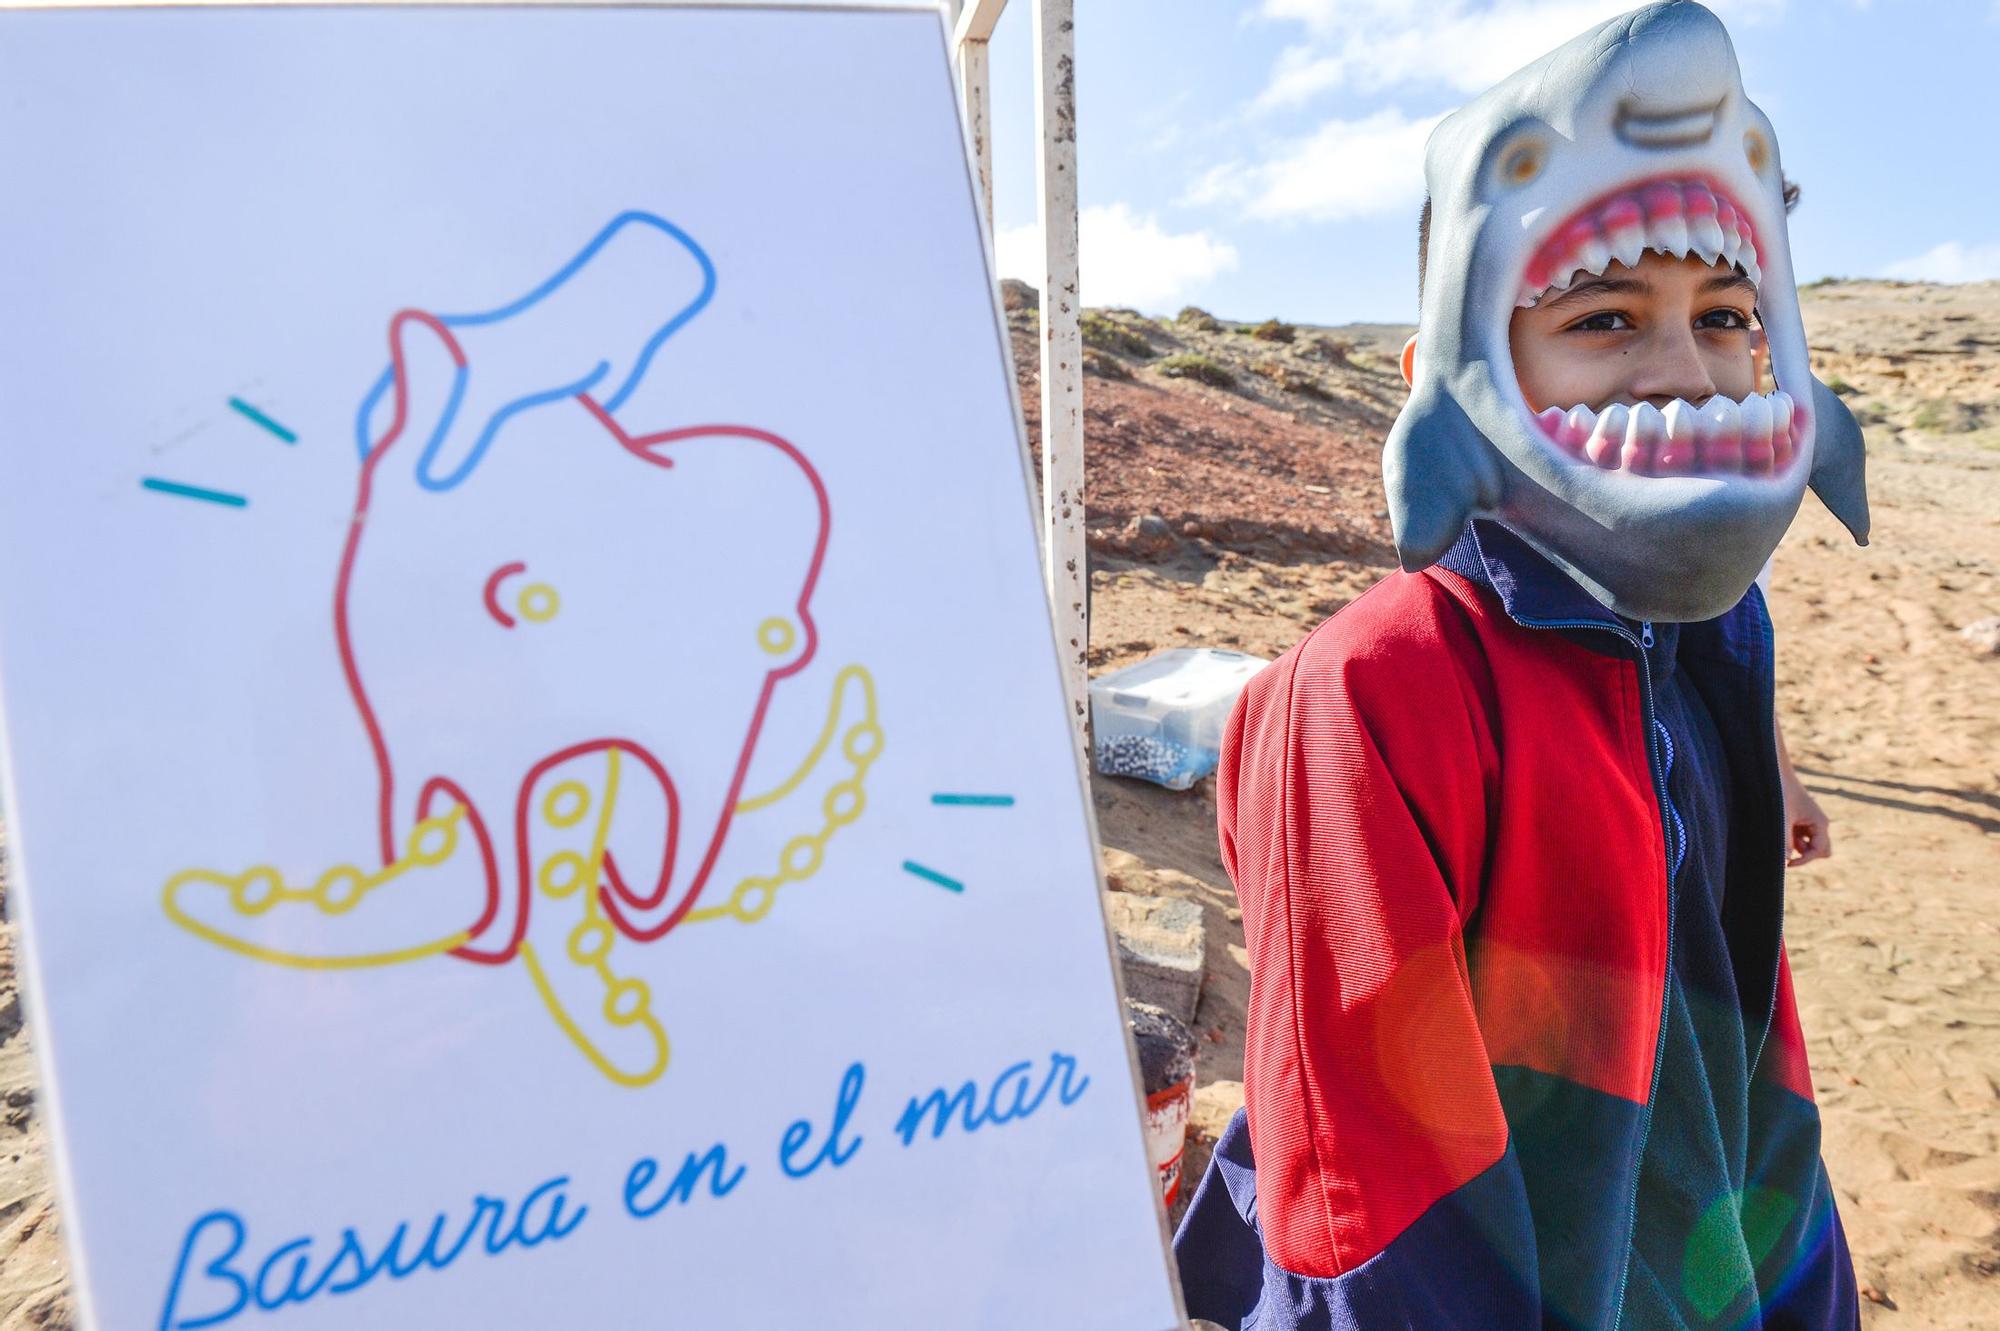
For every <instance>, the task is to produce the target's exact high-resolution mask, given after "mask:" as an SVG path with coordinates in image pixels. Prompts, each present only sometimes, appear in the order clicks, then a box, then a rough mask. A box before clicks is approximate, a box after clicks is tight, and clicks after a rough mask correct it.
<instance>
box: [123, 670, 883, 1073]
mask: <svg viewBox="0 0 2000 1331" xmlns="http://www.w3.org/2000/svg"><path fill="white" fill-rule="evenodd" d="M850 686H853V688H854V690H855V691H857V692H858V695H859V700H860V704H861V717H860V719H859V720H858V721H856V722H854V723H853V724H852V725H849V726H848V727H847V728H846V729H845V730H844V731H843V730H842V729H841V719H842V717H843V716H844V715H845V713H846V708H847V701H848V694H849V692H850ZM835 735H839V736H840V740H841V743H840V753H841V757H842V758H843V759H844V760H845V761H846V763H847V766H848V768H849V772H848V775H847V776H845V777H843V778H842V779H841V780H839V781H837V782H835V783H834V784H833V785H832V786H830V787H829V788H827V790H826V791H825V794H824V795H823V797H822V798H821V800H820V802H819V811H820V825H819V828H818V830H817V831H814V832H807V833H802V834H800V835H798V836H794V837H792V838H791V839H789V840H788V841H786V842H785V843H784V846H783V848H782V849H781V850H780V851H779V854H778V866H777V871H776V873H775V874H771V875H751V876H749V877H745V878H743V879H741V880H739V881H738V882H737V883H736V885H735V888H734V890H733V891H732V892H731V893H730V895H729V899H728V900H727V901H725V902H723V903H721V904H719V905H715V906H709V907H706V908H703V909H699V910H693V911H690V912H688V914H687V915H686V917H685V918H684V920H683V922H684V923H700V922H705V921H711V920H719V919H736V920H740V921H742V922H744V923H746V924H754V923H756V922H757V921H759V920H761V919H763V918H764V917H765V916H766V915H768V914H769V913H770V911H771V907H772V906H773V905H775V904H776V902H777V894H778V889H779V888H780V887H783V886H784V885H785V884H787V883H796V882H803V881H805V880H806V879H808V878H811V877H812V876H813V875H814V874H816V873H818V872H819V870H820V869H821V868H822V867H823V865H824V864H825V859H826V845H827V842H828V841H829V840H831V839H832V837H833V834H834V833H835V832H836V831H838V830H839V829H840V828H842V827H845V826H847V825H848V824H850V823H852V822H854V821H855V820H856V819H858V818H859V817H860V816H861V814H862V812H863V811H864V810H865V809H866V808H867V803H868V799H867V792H866V790H865V788H864V786H865V782H866V779H867V775H868V769H869V768H870V767H872V766H873V765H874V763H875V762H876V760H877V759H879V758H880V757H881V754H882V744H883V737H882V726H881V723H880V720H879V719H878V717H877V713H876V700H875V680H874V676H873V675H871V674H870V673H869V671H868V670H867V668H866V667H863V666H860V665H850V666H847V667H845V668H844V669H842V670H841V671H840V672H839V673H838V674H836V675H835V676H834V680H833V690H832V697H831V698H830V699H829V701H828V703H827V713H826V721H825V723H824V724H823V725H822V726H821V728H820V732H819V735H818V736H817V738H816V739H815V740H814V742H813V744H812V747H811V748H810V749H809V750H808V751H807V753H806V755H805V757H804V759H803V760H802V761H801V762H800V763H799V765H798V766H797V767H796V768H795V769H794V770H793V771H792V773H791V774H790V775H789V776H788V777H786V779H785V780H784V782H783V783H781V784H780V785H777V786H775V787H773V788H771V789H770V790H767V791H765V792H764V793H763V794H761V795H756V796H753V797H751V798H748V799H743V800H739V801H738V803H737V805H736V808H735V810H734V811H733V813H734V817H736V818H741V817H743V816H745V815H754V814H758V813H760V812H762V811H764V810H767V809H772V808H775V807H778V806H780V805H782V804H783V803H784V801H786V800H787V799H789V798H791V797H792V796H794V795H796V794H798V793H799V791H800V788H801V787H803V786H805V785H806V783H807V782H808V781H809V780H810V779H811V778H812V776H813V774H814V773H815V772H818V771H819V770H820V769H821V767H822V766H823V765H824V764H825V762H826V760H827V758H828V755H829V751H830V749H831V748H832V745H833V740H834V737H835ZM592 757H601V758H602V761H603V764H604V766H603V770H602V775H601V778H594V777H592V776H579V775H578V773H577V771H576V767H577V765H578V764H580V763H583V762H585V761H587V760H588V759H589V758H592ZM620 762H621V756H620V754H619V751H618V750H617V749H616V748H608V749H603V750H601V751H599V753H597V754H592V755H580V756H579V757H578V758H576V759H573V760H572V761H571V762H569V763H565V764H563V765H561V766H559V767H556V768H554V769H552V770H551V771H550V772H548V773H547V777H546V779H548V780H550V781H551V782H552V784H550V785H549V786H548V788H547V790H546V792H545V793H543V792H536V791H530V792H527V793H528V796H529V797H530V798H534V797H535V796H536V795H537V794H539V796H540V803H539V809H538V813H539V814H540V818H539V820H538V822H537V828H538V831H539V832H540V833H541V836H538V837H537V838H536V839H537V840H538V841H542V842H543V844H544V845H546V844H547V840H555V839H557V838H550V837H549V836H548V834H549V832H550V831H551V830H554V831H568V830H569V829H574V828H578V826H579V824H581V823H583V821H584V819H585V818H586V817H587V816H589V815H590V814H591V812H592V805H593V802H594V803H595V806H596V807H595V813H596V817H595V821H594V822H593V823H592V824H591V826H590V841H589V846H588V850H587V852H585V853H581V854H580V853H578V851H577V850H575V849H570V848H561V849H556V848H550V849H548V850H547V851H546V853H542V852H540V851H539V850H538V853H537V854H536V856H535V858H534V869H533V873H534V884H533V887H534V896H535V897H536V898H537V899H539V900H541V903H542V904H541V912H546V911H548V910H549V909H552V908H554V906H555V903H557V902H562V901H567V900H571V899H574V900H576V901H579V902H581V903H582V918H581V919H580V920H579V921H578V922H577V924H576V925H575V926H574V927H573V928H572V929H570V931H569V934H568V937H567V940H566V942H565V944H564V946H563V949H562V952H563V955H564V957H565V959H566V960H568V961H569V962H570V964H571V965H574V966H576V967H578V968H581V969H585V970H589V971H591V972H593V973H594V974H595V975H596V977H597V979H598V981H599V983H600V984H601V985H602V987H603V991H604V1000H603V1004H602V1006H601V1007H600V1008H599V1009H598V1011H597V1012H596V1014H594V1015H595V1017H597V1018H601V1019H602V1023H603V1025H604V1026H605V1027H608V1028H618V1029H624V1028H630V1027H636V1028H638V1029H639V1030H640V1031H642V1032H643V1034H644V1035H645V1036H646V1037H647V1038H646V1040H645V1049H646V1052H645V1054H644V1056H643V1059H642V1062H643V1066H638V1067H631V1068H627V1067H621V1066H620V1062H619V1060H618V1059H617V1058H616V1057H614V1054H613V1053H612V1052H607V1047H606V1046H605V1045H604V1044H603V1043H602V1042H600V1041H599V1040H597V1039H593V1038H592V1035H591V1033H590V1030H589V1028H590V1027H591V1026H593V1025H595V1024H596V1022H595V1021H593V1020H592V1019H591V1018H590V1017H588V1016H586V1017H585V1019H584V1020H579V1019H578V1014H577V1013H575V1012H572V1010H571V1008H570V1007H569V1006H567V1005H565V1003H564V1001H563V998H562V996H561V995H560V994H559V993H558V992H557V991H556V986H555V985H554V984H553V983H552V982H551V980H550V976H549V971H548V970H547V969H546V967H545V966H544V964H543V960H542V954H541V953H540V951H538V950H537V948H536V947H535V945H534V944H533V942H531V941H530V940H528V939H526V938H523V939H522V941H521V944H520V950H519V957H520V960H521V962H522V964H523V966H524V968H525V969H526V970H527V973H528V977H529V979H530V980H531V981H532V982H533V984H534V986H535V992H536V994H537V996H538V997H539V998H540V999H541V1001H542V1004H543V1005H544V1006H545V1007H546V1008H547V1009H548V1011H549V1015H550V1016H551V1017H553V1018H554V1020H555V1022H556V1025H557V1026H558V1027H559V1028H560V1029H561V1030H562V1032H563V1034H564V1035H565V1036H566V1037H567V1038H568V1039H569V1041H570V1043H571V1044H573V1045H574V1046H575V1047H576V1048H577V1050H578V1051H579V1052H581V1053H582V1054H583V1055H584V1057H585V1058H587V1059H588V1060H589V1061H590V1063H591V1065H592V1066H593V1067H595V1068H596V1069H597V1070H598V1071H599V1072H600V1073H602V1074H603V1075H604V1076H605V1077H606V1078H607V1079H608V1080H610V1081H612V1082H613V1083H615V1084H617V1085H620V1086H627V1087H639V1086H646V1085H650V1084H651V1083H653V1082H655V1081H657V1080H659V1079H660V1077H661V1076H662V1075H663V1074H664V1073H665V1072H666V1070H667V1066H668V1063H669V1061H670V1059H671V1043H670V1041H669V1040H668V1038H667V1032H666V1028H665V1027H664V1026H663V1025H662V1024H661V1023H660V1021H659V1019H658V1018H657V1017H656V1016H655V1015H654V1013H653V1010H652V1006H653V1005H652V991H651V990H650V989H649V988H648V986H647V985H646V983H645V982H644V981H643V980H640V979H638V978H636V977H631V976H625V977H621V976H620V975H618V974H617V973H616V972H615V971H613V970H612V969H611V963H610V955H611V951H612V949H613V948H614V947H615V946H616V945H617V944H618V942H619V941H620V939H621V937H622V935H621V934H620V933H619V931H618V930H617V928H616V927H615V926H614V924H613V922H612V921H611V920H610V919H609V918H608V917H607V915H606V913H605V910H604V906H603V902H602V900H601V899H600V891H601V889H602V887H603V885H604V883H605V872H604V861H605V853H606V846H607V845H608V844H609V841H610V835H611V827H612V823H613V820H614V818H615V816H616V813H617V806H618V796H619V790H620ZM594 785H595V786H599V787H600V789H599V790H597V791H593V789H592V787H593V786H594ZM466 811H467V810H466V807H465V806H464V805H462V804H454V805H452V806H451V808H450V809H449V810H448V811H446V812H444V813H440V814H436V815H433V816H432V817H429V818H426V819H424V820H423V821H422V822H420V823H418V824H417V825H416V827H415V828H413V829H412V830H411V832H410V836H409V840H408V844H407V846H406V848H405V850H404V853H403V855H402V856H401V857H400V858H398V859H397V860H395V861H394V862H393V863H391V864H389V865H387V866H386V867H384V868H382V869H379V870H376V871H374V872H369V871H367V870H363V869H360V868H357V867H356V866H354V865H351V864H340V865H336V866H334V867H333V868H331V869H329V870H327V871H326V872H325V873H323V874H321V875H320V876H319V877H318V878H317V879H316V880H314V882H313V885H312V886H311V887H309V888H296V887H292V886H289V885H287V884H286V883H285V881H284V878H283V876H282V875H281V874H280V873H279V871H278V870H277V869H276V868H273V867H272V866H270V865H257V866H255V867H253V868H250V869H247V870H245V871H243V872H242V873H238V874H223V873H216V872H214V871H212V870H208V869H187V870H184V871H182V872H180V873H177V874H175V875H174V876H173V877H172V878H170V879H168V880H167V884H166V888H165V891H164V893H163V902H164V905H165V908H166V913H167V916H168V918H169V919H171V920H172V921H173V922H174V923H175V924H177V925H179V926H180V927H181V928H183V929H185V930H187V931H188V932H189V933H191V934H193V935H195V936H196V937H198V938H202V939H205V940H207V941H208V942H211V943H214V944H215V945H216V946H218V947H222V948H226V949H227V950H229V951H231V952H234V953H237V954H238V955H240V956H245V957H250V958H253V959H255V960H258V961H265V962H270V963H272V964H274V965H279V966H287V967H293V968H296V969H301V970H345V969H358V968H362V967H370V966H391V965H397V964H400V963H403V962H410V961H420V960H422V959H424V958H426V957H434V956H440V955H442V954H445V953H448V952H450V951H452V950H453V949H454V948H457V947H460V946H462V945H464V944H465V943H467V942H468V941H470V938H471V935H470V933H469V932H468V931H466V930H458V931H456V932H453V933H450V934H447V935H445V936H443V937H439V938H430V939H426V940H424V941H422V942H418V943H414V944H411V945H409V946H406V947H400V948H393V949H388V950H384V951H378V952H364V953H351V954H330V955H323V956H313V955H309V954H305V953H299V952H294V951H285V950H281V949H278V948H273V947H268V946H265V945H263V944H260V943H254V942H251V941H250V940H249V939H247V938H243V937H239V936H237V935H235V934H231V933H225V932H223V931H222V930H221V929H218V928H216V927H215V926H213V925H209V924H205V923H203V922H202V921H201V920H199V919H196V918H195V917H194V916H193V915H192V914H190V913H189V912H188V911H187V910H186V908H185V905H184V902H183V895H184V893H185V892H186V891H187V890H188V889H189V888H190V887H192V886H193V885H196V884H202V885H207V886H209V887H212V888H220V889H222V890H223V892H224V893H225V894H226V900H227V902H228V905H229V908H230V909H231V910H232V911H234V913H235V914H236V915H237V916H239V917H241V918H243V919H246V920H249V919H255V918H257V917H260V916H264V915H267V914H269V913H270V912H271V911H273V910H275V909H277V908H278V907H279V906H281V905H292V906H299V905H308V906H311V907H313V908H314V909H315V910H316V911H317V912H319V913H320V914H321V915H328V916H333V915H345V914H348V913H349V912H351V911H354V910H356V909H357V908H360V907H361V906H362V904H363V903H364V902H365V901H366V900H367V899H368V897H369V896H370V895H371V894H373V893H374V892H376V891H377V890H379V889H381V888H384V887H387V886H388V885H389V884H391V883H394V882H396V881H397V880H399V879H403V878H405V877H407V876H409V875H410V874H411V873H412V872H414V871H420V870H435V869H439V868H441V867H443V866H445V865H447V864H449V863H451V862H452V861H453V860H454V859H455V858H459V857H460V851H461V850H462V849H463V846H464V838H463V837H462V836H461V835H460V830H461V826H462V824H463V822H464V818H465V814H466ZM731 835H736V833H735V831H734V829H733V828H732V830H731ZM583 889H587V890H583ZM541 912H537V913H538V914H540V913H541ZM531 918H532V917H531Z"/></svg>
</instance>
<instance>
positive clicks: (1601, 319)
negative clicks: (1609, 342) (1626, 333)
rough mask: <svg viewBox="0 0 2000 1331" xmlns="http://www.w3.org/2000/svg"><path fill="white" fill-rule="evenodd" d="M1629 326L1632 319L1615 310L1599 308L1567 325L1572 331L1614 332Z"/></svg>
mask: <svg viewBox="0 0 2000 1331" xmlns="http://www.w3.org/2000/svg"><path fill="white" fill-rule="evenodd" d="M1631 326H1632V321H1631V320H1630V319H1628V318H1626V317H1625V316H1624V315H1623V314H1621V313H1619V312H1618V311H1617V310H1599V311H1598V312H1597V313H1595V314H1586V315H1584V316H1583V317H1582V318H1581V319H1578V320H1577V321H1576V322H1575V323H1573V324H1571V325H1570V326H1569V327H1570V331H1571V332H1573V333H1615V332H1619V331H1621V330H1623V329H1627V328H1630V327H1631Z"/></svg>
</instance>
